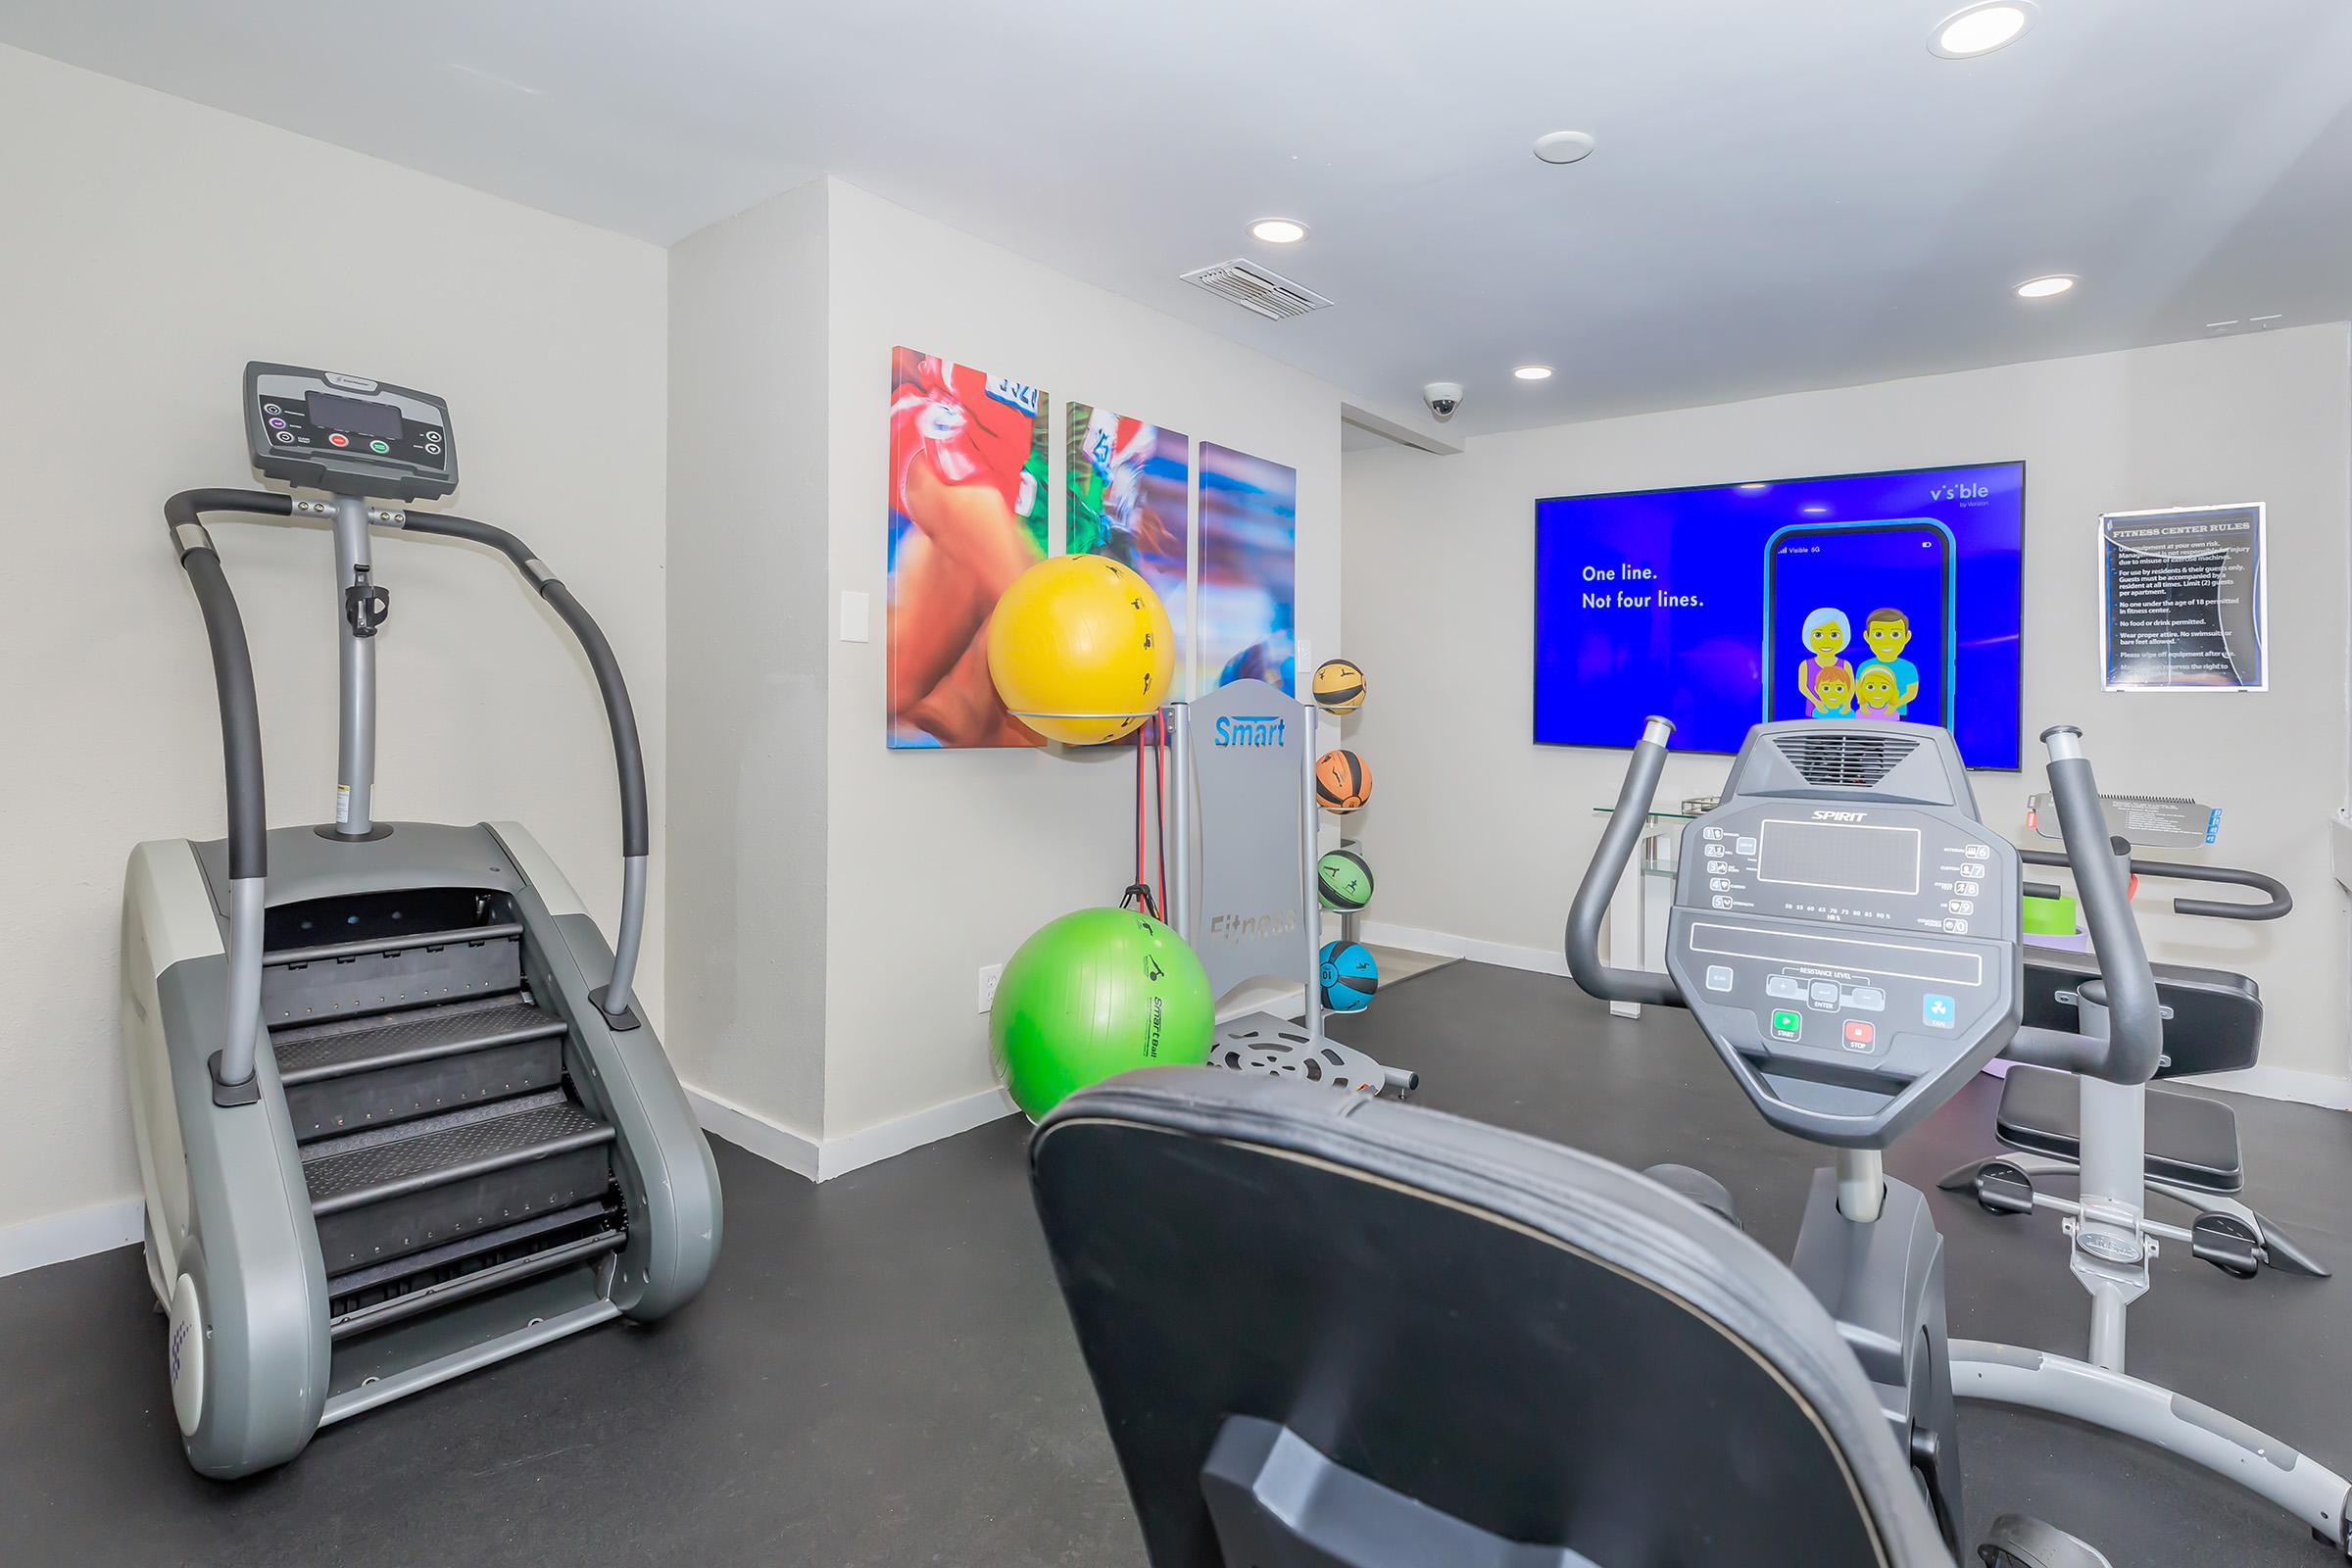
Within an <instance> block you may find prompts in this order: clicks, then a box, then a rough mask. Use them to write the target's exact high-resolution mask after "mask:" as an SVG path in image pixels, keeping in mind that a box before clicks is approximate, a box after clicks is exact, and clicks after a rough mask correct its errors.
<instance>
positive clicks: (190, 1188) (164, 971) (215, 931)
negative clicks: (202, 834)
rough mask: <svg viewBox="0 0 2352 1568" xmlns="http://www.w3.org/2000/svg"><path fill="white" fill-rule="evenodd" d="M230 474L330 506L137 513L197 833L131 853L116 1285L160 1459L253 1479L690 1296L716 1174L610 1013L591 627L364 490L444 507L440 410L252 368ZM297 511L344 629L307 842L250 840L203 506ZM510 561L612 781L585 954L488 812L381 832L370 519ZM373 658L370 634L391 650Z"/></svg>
mask: <svg viewBox="0 0 2352 1568" xmlns="http://www.w3.org/2000/svg"><path fill="white" fill-rule="evenodd" d="M245 392H246V396H245V402H246V410H245V413H246V424H247V431H248V435H249V438H250V445H251V449H252V450H251V457H252V461H253V464H254V466H255V468H256V469H257V470H258V471H260V472H261V473H263V474H264V475H265V476H266V477H273V478H279V479H284V480H286V481H288V482H290V483H293V484H298V485H304V486H309V487H314V488H318V489H321V490H324V491H326V492H327V493H328V494H327V498H326V499H324V500H312V499H306V498H301V497H298V496H293V495H288V494H286V493H284V492H281V491H270V490H196V491H188V492H185V493H183V494H181V495H178V496H174V497H173V498H172V501H171V502H170V503H169V504H168V505H167V506H166V508H165V515H166V520H167V523H168V525H169V527H170V529H171V534H172V543H173V547H174V549H175V550H176V552H177V553H178V555H179V558H180V563H181V565H182V567H183V568H184V569H185V570H186V571H187V573H188V576H189V579H190V582H191V584H192V585H193V587H194V588H195V590H196V597H197V601H198V604H199V606H200V608H201V609H202V611H203V613H204V617H205V622H206V630H207V632H208V634H209V636H210V639H211V643H212V649H213V658H214V667H215V674H216V677H217V681H218V685H219V689H220V694H221V740H222V751H223V756H224V760H225V762H226V770H227V779H228V833H227V836H226V837H225V838H223V839H221V840H216V841H213V842H209V843H191V842H189V841H186V840H158V841H155V842H151V843H146V844H141V845H139V846H138V847H137V848H136V849H135V850H134V851H133V852H132V854H131V858H130V865H129V870H128V873H127V875H126V878H125V885H124V895H123V987H124V993H125V994H124V1008H123V1024H124V1039H125V1048H126V1054H127V1065H128V1071H129V1078H130V1088H131V1102H132V1109H133V1118H134V1121H135V1123H136V1128H137V1134H138V1147H139V1162H140V1172H141V1179H142V1184H143V1186H144V1188H145V1191H146V1199H147V1243H146V1254H147V1268H148V1276H149V1282H150V1284H151V1285H152V1286H153V1288H154V1291H155V1295H156V1299H157V1300H158V1301H159V1302H160V1303H162V1305H163V1307H164V1309H165V1310H166V1311H168V1312H169V1314H170V1327H169V1330H168V1333H167V1346H166V1349H167V1356H168V1370H169V1373H170V1378H171V1386H172V1406H173V1411H174V1413H175V1415H176V1416H177V1419H178V1424H179V1429H180V1433H181V1437H182V1440H183V1443H184V1445H185V1447H186V1450H187V1454H188V1459H189V1462H190V1463H191V1464H192V1465H194V1466H195V1467H196V1469H198V1470H199V1471H202V1472H203V1473H205V1474H207V1475H213V1476H237V1475H244V1474H248V1473H250V1472H252V1471H255V1470H260V1469H264V1468H267V1467H269V1466H271V1465H275V1464H281V1463H284V1462H285V1461H286V1460H288V1459H291V1458H292V1457H294V1455H295V1454H297V1453H299V1452H300V1451H301V1449H302V1447H303V1446H304V1445H305V1444H307V1443H308V1442H309V1441H310V1439H311V1437H312V1435H313V1434H314V1433H315V1432H316V1430H317V1429H318V1428H319V1427H320V1426H322V1425H326V1424H329V1423H332V1422H335V1421H338V1420H342V1419H344V1418H346V1417H349V1416H353V1415H357V1414H360V1413H361V1412H363V1411H365V1410H368V1409H371V1408H373V1407H375V1406H377V1405H380V1404H383V1403H385V1402H387V1401H389V1400H391V1399H395V1398H399V1397H403V1396H405V1395H408V1394H413V1393H417V1392H419V1391H421V1390H423V1389H427V1388H431V1387H433V1386H434V1385H436V1384H439V1383H442V1382H446V1381H448V1380H449V1379H451V1378H455V1377H458V1376H462V1375H463V1374H465V1373H466V1372H469V1371H472V1370H474V1369H476V1368H479V1367H483V1366H487V1365H490V1364H491V1363H493V1362H496V1361H498V1360H501V1359H504V1358H506V1357H508V1356H511V1355H515V1354H518V1353H520V1352H522V1351H525V1350H529V1349H532V1348H536V1347H538V1346H541V1345H545V1344H548V1343H549V1342H551V1341H554V1340H557V1339H561V1338H564V1336H566V1335H569V1334H571V1333H574V1332H577V1331H579V1330H581V1329H585V1328H590V1327H593V1326H595V1325H597V1324H600V1323H604V1322H609V1321H611V1320H612V1319H613V1318H615V1317H629V1318H634V1319H637V1320H640V1321H644V1320H650V1319H653V1318H658V1317H661V1316H662V1315H663V1314H664V1313H667V1312H669V1311H671V1310H672V1309H674V1308H676V1307H677V1306H679V1305H681V1304H683V1303H684V1302H685V1301H687V1300H688V1299H691V1298H692V1297H693V1296H694V1295H695V1294H696V1292H697V1291H699V1290H700V1289H701V1287H702V1285H703V1282H704V1281H705V1280H706V1279H707V1278H708V1277H709V1274H710V1270H711V1262H712V1260H713V1258H714V1257H715V1255H716V1252H717V1248H718V1242H719V1234H720V1212H721V1210H720V1198H719V1190H718V1181H717V1172H716V1167H715V1166H714V1164H713V1163H712V1160H711V1151H710V1147H709V1145H708V1144H707V1143H706V1142H705V1140H704V1138H703V1135H702V1132H701V1130H700V1129H699V1128H698V1127H697V1125H696V1124H695V1120H694V1116H693V1113H692V1111H691V1109H690V1107H689V1106H688V1104H687V1102H686V1098H685V1093H684V1091H683V1090H682V1089H681V1088H680V1086H679V1084H678V1081H677V1078H676V1076H675V1074H674V1073H673V1072H672V1070H671V1068H670V1065H669V1062H668V1059H667V1057H666V1056H665V1055H664V1054H662V1046H661V1043H660V1041H659V1040H657V1039H656V1038H655V1035H654V1031H653V1029H652V1028H651V1027H649V1026H648V1025H647V1024H646V1022H645V1020H644V1019H643V1018H641V1017H640V1016H639V1015H638V1014H637V1012H636V1010H635V1008H634V1006H633V981H634V970H635V966H636V956H637V951H638V943H639V938H640V933H641V931H642V925H643V918H644V901H645V865H646V855H647V851H648V842H647V824H646V810H645V779H644V766H643V760H642V757H641V755H640V753H639V749H638V739H637V732H636V721H635V718H634V717H633V715H632V713H631V711H630V708H629V702H628V693H627V688H626V686H625V685H624V684H623V682H622V680H621V676H620V671H619V668H618V666H617V664H615V663H614V662H613V656H612V651H611V649H610V648H609V647H608V646H607V644H606V642H605V639H604V636H603V634H602V632H601V631H599V630H598V628H597V626H596V623H595V621H594V620H593V619H591V618H590V617H589V615H588V613H587V612H586V611H585V610H583V609H582V608H581V607H580V606H579V604H578V602H577V601H576V600H575V599H573V598H572V597H571V595H570V594H569V592H568V591H567V590H565V589H564V585H563V583H562V582H561V581H560V580H559V579H557V578H556V577H555V576H554V575H553V574H552V573H551V572H550V571H549V570H548V568H547V567H546V566H545V565H544V564H541V563H540V561H539V560H538V558H537V557H536V556H535V555H534V554H533V553H532V552H531V551H530V550H529V548H528V547H527V546H525V545H523V544H522V542H521V541H520V540H518V539H516V538H515V536H514V535H513V534H510V533H508V532H506V531H505V530H504V529H501V528H496V527H493V526H491V525H489V524H486V523H479V522H474V521H472V520H470V519H467V518H464V517H456V516H451V515H446V514H431V515H428V514H422V513H404V512H401V511H398V510H392V509H388V508H385V507H382V506H378V505H373V504H371V503H370V500H369V498H370V497H375V498H384V499H403V500H406V499H417V498H429V497H438V496H441V495H445V494H447V493H448V491H449V489H450V488H451V487H453V486H454V485H455V483H456V477H457V460H456V457H455V455H454V453H455V445H454V441H453V439H452V432H451V429H450V419H449V410H448V405H447V404H446V403H445V402H443V401H442V400H440V399H438V398H435V397H432V396H431V395H429V394H426V393H420V392H416V391H414V390H412V389H408V388H402V387H392V386H386V385H381V384H379V383H376V382H373V381H368V380H367V379H365V378H362V377H357V376H347V375H339V374H330V373H328V372H323V371H316V370H306V369H302V368H296V367H290V366H278V365H254V366H250V367H248V368H247V370H246V387H245ZM223 512H245V513H254V514H261V515H274V516H293V517H297V518H313V519H318V520H320V521H329V522H331V525H332V527H333V530H334V536H335V547H336V558H337V567H338V570H337V577H338V592H339V594H340V605H339V608H340V609H341V611H342V621H343V624H342V628H341V635H340V637H339V642H340V644H341V650H340V656H339V664H340V673H341V676H342V705H341V720H340V725H339V730H340V735H339V739H340V753H339V760H340V763H341V771H340V773H339V775H338V778H339V783H338V788H337V791H336V801H335V813H334V818H333V820H332V821H330V822H328V823H326V824H324V825H322V826H319V827H283V828H277V829H274V830H269V831H265V829H264V823H265V821H266V813H265V809H264V801H263V781H262V768H261V755H260V726H259V718H258V715H257V713H256V711H255V705H254V694H253V679H252V664H251V661H250V659H249V657H248V655H247V651H246V647H245V638H244V631H243V627H242V624H241V622H240V619H239V616H238V612H237V607H236V601H235V599H234V597H233V596H232V595H231V594H230V592H229V589H228V585H227V582H226V579H225V578H224V576H223V575H222V573H221V564H220V558H219V556H218V554H217V553H216V552H215V551H214V549H213V545H212V540H211V538H210V536H209V534H208V533H207V532H206V530H205V527H204V524H203V521H202V517H203V515H204V514H207V513H223ZM379 528H380V529H395V530H405V531H407V532H411V533H437V534H442V535H446V536H451V537H455V538H459V539H465V540H469V541H472V542H475V543H478V544H483V545H487V546H489V547H491V548H492V549H495V550H497V551H499V552H500V553H502V554H504V555H505V556H507V557H508V558H509V559H510V560H511V561H513V562H514V563H515V565H516V566H517V567H519V568H520V569H521V571H522V573H523V575H524V576H525V578H526V579H527V580H528V581H529V582H530V584H531V585H532V587H533V588H535V589H536V590H537V591H538V592H539V594H540V595H541V597H543V598H544V599H546V600H547V601H548V602H549V604H550V605H551V607H552V608H554V609H555V610H556V612H557V613H558V614H559V615H560V616H562V617H563V619H564V621H565V623H566V624H567V625H569V626H570V627H571V629H572V631H573V632H574V634H575V635H576V636H577V637H578V638H579V640H580V643H581V646H582V649H583V651H584V652H585V653H586V654H587V656H588V662H589V664H590V667H591V668H592V669H593V670H594V671H595V673H596V676H597V681H598V684H599V687H600V688H601V690H602V693H603V696H604V699H605V707H606V714H607V719H608V722H609V726H610V729H611V735H612V742H613V752H614V758H615V763H616V766H617V770H618V776H619V780H620V786H621V824H622V847H621V848H622V878H621V885H622V890H623V896H622V904H621V913H620V922H619V926H618V936H617V940H616V941H615V942H614V943H613V945H612V946H611V947H608V946H607V945H606V942H605V938H604V935H603V933H602V931H600V930H599V928H598V926H597V924H596V922H595V921H594V920H593V919H592V918H591V917H590V916H589V914H588V913H587V912H586V908H585V906H584V905H583V903H582V901H581V900H580V898H579V896H578V895H577V894H576V893H575V892H574V891H573V890H572V888H571V886H570V884H569V883H568V882H567V881H566V880H565V879H564V875H563V873H562V872H561V871H560V870H558V869H557V867H556V865H555V862H554V861H553V860H552V859H551V858H549V857H548V856H547V854H546V852H545V851H544V850H542V849H541V848H540V847H539V846H538V844H537V843H536V842H535V841H534V840H533V839H532V838H531V836H530V834H529V833H528V832H527V831H526V830H525V829H523V828H522V827H521V826H519V825H518V824H515V823H513V822H495V823H477V824H472V825H465V826H452V825H444V824H437V823H426V822H383V821H379V820H377V819H376V818H375V816H374V814H373V804H372V794H373V790H372V783H373V777H372V775H373V762H374V748H375V734H374V727H375V726H374V659H373V655H374V652H375V648H376V645H377V642H378V640H379V633H384V632H385V628H386V625H387V623H388V622H389V621H390V618H391V617H390V610H391V595H390V592H389V590H388V589H387V588H385V586H384V585H383V584H382V583H381V582H379V581H378V580H377V579H376V578H375V574H374V569H373V564H372V559H371V551H370V545H371V531H372V530H374V529H379ZM387 635H389V634H388V633H387Z"/></svg>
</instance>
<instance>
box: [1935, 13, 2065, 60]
mask: <svg viewBox="0 0 2352 1568" xmlns="http://www.w3.org/2000/svg"><path fill="white" fill-rule="evenodd" d="M2037 15H2039V12H2038V10H2037V8H2036V7H2035V6H2034V0H1977V3H1976V4H1975V5H1971V6H1962V7H1961V8H1960V9H1959V10H1957V11H1955V12H1953V13H1952V14H1951V15H1950V16H1948V17H1946V18H1944V19H1943V20H1942V21H1941V22H1938V23H1937V24H1936V30H1935V31H1934V32H1933V33H1931V34H1929V36H1928V53H1930V54H1932V55H1935V56H1936V57H1938V58H1939V59H1943V60H1973V59H1975V58H1976V57H1977V56H1979V55H1988V54H1990V53H1992V52H1993V51H1994V50H1995V49H2005V48H2007V47H2008V46H2009V45H2011V44H2013V43H2015V42H2017V40H2018V39H2020V38H2022V37H2024V36H2025V35H2026V29H2027V28H2029V27H2031V26H2033V25H2034V18H2035V17H2036V16H2037Z"/></svg>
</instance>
